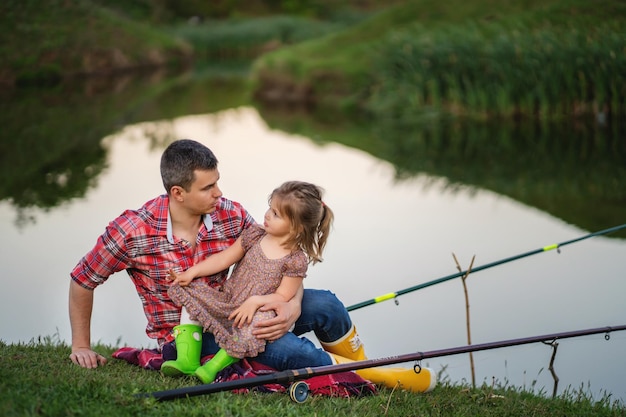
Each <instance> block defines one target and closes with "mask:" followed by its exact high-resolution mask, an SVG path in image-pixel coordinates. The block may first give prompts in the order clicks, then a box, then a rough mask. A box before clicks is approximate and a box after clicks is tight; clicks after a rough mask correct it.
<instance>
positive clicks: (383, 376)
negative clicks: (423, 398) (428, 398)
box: [331, 355, 437, 392]
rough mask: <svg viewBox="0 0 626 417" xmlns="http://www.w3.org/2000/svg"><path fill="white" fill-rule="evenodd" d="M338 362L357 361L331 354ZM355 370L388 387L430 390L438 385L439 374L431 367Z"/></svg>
mask: <svg viewBox="0 0 626 417" xmlns="http://www.w3.org/2000/svg"><path fill="white" fill-rule="evenodd" d="M331 356H332V358H333V360H334V361H335V362H336V363H349V362H355V361H353V360H351V359H348V358H344V357H342V356H339V355H331ZM354 372H356V373H357V375H359V376H360V377H361V378H363V379H367V380H369V381H371V382H373V383H374V384H375V385H383V386H385V387H387V388H391V389H393V388H399V389H401V390H404V391H412V392H430V391H432V390H433V389H434V388H435V386H436V385H437V375H436V374H435V373H434V372H433V371H432V370H431V369H429V368H421V370H420V372H419V373H417V372H415V371H414V370H413V369H407V368H386V367H376V368H365V369H357V370H355V371H354Z"/></svg>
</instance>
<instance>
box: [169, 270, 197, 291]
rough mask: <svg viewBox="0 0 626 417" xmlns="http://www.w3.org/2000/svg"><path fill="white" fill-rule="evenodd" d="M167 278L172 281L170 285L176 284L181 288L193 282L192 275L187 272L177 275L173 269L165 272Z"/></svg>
mask: <svg viewBox="0 0 626 417" xmlns="http://www.w3.org/2000/svg"><path fill="white" fill-rule="evenodd" d="M167 278H168V279H169V280H170V281H172V285H174V284H178V285H180V286H181V287H186V286H187V285H189V284H190V283H191V281H193V279H194V276H193V274H191V273H189V270H187V271H184V272H181V273H180V274H177V273H176V272H175V271H174V270H173V269H170V270H168V271H167Z"/></svg>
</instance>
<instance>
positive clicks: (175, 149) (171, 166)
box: [161, 139, 217, 194]
mask: <svg viewBox="0 0 626 417" xmlns="http://www.w3.org/2000/svg"><path fill="white" fill-rule="evenodd" d="M216 168H217V158H216V157H215V155H214V154H213V152H212V151H211V150H210V149H209V148H207V147H206V146H205V145H203V144H201V143H200V142H196V141H195V140H191V139H180V140H177V141H175V142H172V143H171V144H170V145H169V146H168V147H167V148H166V149H165V151H164V152H163V155H162V156H161V179H162V180H163V186H164V187H165V191H166V192H167V193H168V194H169V193H170V190H171V189H172V187H173V186H175V185H178V186H179V187H182V188H183V189H185V191H189V189H190V187H191V183H193V181H194V171H195V170H197V169H198V170H202V171H210V170H214V169H216Z"/></svg>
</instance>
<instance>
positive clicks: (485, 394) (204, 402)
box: [0, 337, 626, 417]
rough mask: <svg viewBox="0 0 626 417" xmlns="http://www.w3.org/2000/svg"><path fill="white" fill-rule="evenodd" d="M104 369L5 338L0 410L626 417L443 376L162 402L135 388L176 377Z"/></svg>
mask: <svg viewBox="0 0 626 417" xmlns="http://www.w3.org/2000/svg"><path fill="white" fill-rule="evenodd" d="M96 349H97V350H98V351H100V352H101V353H103V354H105V356H107V357H109V363H108V364H107V365H106V366H104V367H100V368H98V369H95V370H94V369H82V368H79V367H78V366H75V365H73V364H72V363H71V362H70V360H69V358H68V355H69V353H70V348H69V347H68V346H67V345H65V344H64V343H62V342H59V341H58V340H56V339H55V338H51V337H46V338H39V339H37V340H32V341H31V342H30V343H25V344H6V343H4V342H1V341H0V415H2V416H4V417H13V416H60V415H66V416H97V417H102V416H118V417H124V416H137V415H141V416H206V415H217V416H272V417H275V416H281V417H282V416H452V417H454V416H470V417H471V416H518V415H519V416H555V415H560V416H591V415H593V416H600V417H603V416H625V415H626V408H624V407H623V404H621V405H620V404H617V403H611V401H610V400H609V397H608V396H607V397H605V398H603V399H600V400H599V401H598V400H593V399H592V398H590V396H588V395H585V394H584V393H581V392H575V391H570V392H568V393H566V394H564V395H562V396H561V397H558V398H556V399H548V398H545V396H541V395H536V394H532V393H530V392H527V391H524V390H521V389H516V388H513V387H509V386H506V385H505V386H502V387H492V386H487V385H484V386H482V387H479V388H476V389H470V388H468V387H467V386H463V385H453V384H450V383H448V382H447V381H445V378H443V379H444V381H443V382H442V383H440V384H439V386H438V387H437V388H435V390H434V391H433V392H431V393H428V394H413V393H408V392H404V391H393V390H389V389H381V390H380V391H379V393H378V394H377V395H375V396H368V397H362V398H329V397H322V396H313V397H309V399H308V400H307V401H306V402H305V403H303V404H296V403H294V402H292V401H291V400H290V399H289V396H288V395H287V394H278V393H274V394H263V393H259V392H251V393H248V394H234V393H230V392H222V393H216V394H211V395H206V396H196V397H193V398H189V399H179V400H172V401H164V402H156V401H155V400H154V399H145V398H136V397H135V396H134V394H138V393H146V392H153V391H159V390H166V389H174V388H180V387H184V386H188V385H192V384H195V383H196V382H195V381H194V380H192V379H186V378H183V379H173V378H166V377H163V376H161V374H160V373H159V372H155V371H147V370H143V369H141V368H139V367H136V366H133V365H129V364H127V363H126V362H124V361H120V360H116V359H111V358H110V355H111V353H112V352H113V351H114V350H115V349H114V348H113V347H111V346H102V345H99V346H97V347H96Z"/></svg>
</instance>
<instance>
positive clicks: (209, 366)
mask: <svg viewBox="0 0 626 417" xmlns="http://www.w3.org/2000/svg"><path fill="white" fill-rule="evenodd" d="M238 360H239V358H233V357H232V356H230V355H229V354H228V353H226V351H225V350H224V349H220V350H218V351H217V353H216V354H215V356H213V357H212V358H211V360H210V361H208V362H207V363H205V364H204V365H202V366H201V367H199V368H198V369H196V372H195V374H196V376H197V377H198V378H200V380H201V381H202V382H204V383H205V384H210V383H211V382H213V381H215V377H216V376H217V373H218V372H219V371H221V370H222V369H224V368H226V367H227V366H228V365H232V364H233V363H235V362H237V361H238Z"/></svg>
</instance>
